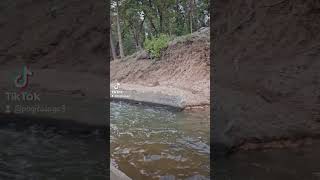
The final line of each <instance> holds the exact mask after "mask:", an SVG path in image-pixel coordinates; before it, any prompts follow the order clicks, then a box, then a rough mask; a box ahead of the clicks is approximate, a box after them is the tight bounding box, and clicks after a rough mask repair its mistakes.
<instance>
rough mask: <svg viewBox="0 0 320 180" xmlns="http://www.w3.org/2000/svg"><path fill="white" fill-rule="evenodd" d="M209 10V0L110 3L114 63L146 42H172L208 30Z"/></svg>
mask: <svg viewBox="0 0 320 180" xmlns="http://www.w3.org/2000/svg"><path fill="white" fill-rule="evenodd" d="M208 8H209V0H112V1H111V31H110V43H111V44H110V46H111V53H112V57H113V59H117V58H123V57H125V56H127V55H130V54H132V53H134V52H137V51H139V50H141V49H143V48H144V46H145V44H146V41H148V40H149V41H148V42H150V40H153V39H155V38H158V39H159V38H160V39H162V38H168V37H169V38H174V37H177V36H182V35H186V34H190V33H192V32H194V31H196V30H198V29H199V28H201V27H208V26H209V21H210V14H209V9H208Z"/></svg>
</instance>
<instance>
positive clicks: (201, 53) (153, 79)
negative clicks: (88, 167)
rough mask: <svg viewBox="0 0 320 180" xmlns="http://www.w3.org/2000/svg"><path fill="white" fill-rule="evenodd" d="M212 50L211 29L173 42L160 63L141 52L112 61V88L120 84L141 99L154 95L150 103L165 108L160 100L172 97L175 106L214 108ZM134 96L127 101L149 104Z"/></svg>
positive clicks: (123, 88) (205, 29) (159, 60)
mask: <svg viewBox="0 0 320 180" xmlns="http://www.w3.org/2000/svg"><path fill="white" fill-rule="evenodd" d="M209 46H210V39H209V28H203V29H200V30H199V31H197V32H195V33H193V34H192V35H187V36H184V37H180V38H176V39H175V40H173V41H172V42H171V43H169V46H168V48H166V49H165V50H164V51H163V52H162V55H161V58H160V59H157V60H154V59H150V58H149V57H148V55H147V54H145V53H144V52H138V53H136V54H133V55H132V56H129V57H126V58H125V59H122V60H115V61H112V62H111V81H112V86H113V85H114V84H115V83H116V82H119V83H120V88H121V89H122V90H124V91H130V92H135V93H136V94H141V96H143V94H144V95H146V94H148V95H149V94H150V97H151V94H152V96H153V98H149V99H147V101H151V102H154V103H160V104H163V103H165V102H164V101H161V100H160V99H161V98H162V97H164V96H170V97H169V99H170V98H171V99H172V103H171V105H173V106H177V107H181V108H196V107H208V106H209V104H210V55H209V53H210V49H209ZM112 86H111V88H112ZM130 92H129V93H130ZM130 96H131V97H127V98H129V99H133V100H137V101H139V100H140V101H145V100H146V99H145V100H142V99H141V98H138V97H137V98H136V97H133V96H135V95H132V94H131V93H130ZM156 99H159V100H156ZM169 99H167V100H166V101H169ZM174 99H177V100H174ZM160 101H161V102H160Z"/></svg>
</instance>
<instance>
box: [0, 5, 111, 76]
mask: <svg viewBox="0 0 320 180" xmlns="http://www.w3.org/2000/svg"><path fill="white" fill-rule="evenodd" d="M100 12H101V13H103V14H101V13H100ZM104 12H106V11H105V2H102V1H100V2H99V1H79V0H68V1H56V0H50V1H49V0H46V1H34V0H20V1H10V0H2V1H1V2H0V34H1V42H0V68H1V69H10V68H17V67H19V66H20V65H21V64H29V65H31V68H33V69H56V70H59V71H68V72H70V71H77V72H90V73H95V74H101V75H102V74H105V72H106V68H105V64H106V62H105V61H106V59H105V58H106V51H107V50H108V43H107V38H106V36H105V33H106V27H107V22H106V19H105V14H104ZM99 13H100V14H99Z"/></svg>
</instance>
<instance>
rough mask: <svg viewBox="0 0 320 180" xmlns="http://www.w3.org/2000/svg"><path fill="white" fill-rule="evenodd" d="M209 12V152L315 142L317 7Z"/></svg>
mask: <svg viewBox="0 0 320 180" xmlns="http://www.w3.org/2000/svg"><path fill="white" fill-rule="evenodd" d="M214 7H215V10H214V11H215V12H214V17H215V18H214V19H215V21H214V24H213V26H214V29H213V30H212V31H213V33H214V35H215V36H214V37H215V40H214V52H215V55H214V59H215V61H214V68H215V73H214V81H215V84H214V86H213V87H212V88H213V91H214V92H215V96H214V97H212V98H214V99H215V101H214V102H215V103H214V104H213V106H214V107H213V109H214V111H215V112H214V117H213V120H214V124H215V126H213V128H214V129H213V133H214V136H213V139H214V140H215V141H214V142H213V144H214V147H219V145H225V146H228V147H230V146H238V145H239V144H243V143H244V142H257V143H260V142H270V141H274V140H280V141H281V140H283V139H285V140H286V139H300V138H304V137H320V133H319V132H320V123H319V122H320V116H319V112H320V106H319V104H320V99H319V97H320V91H319V89H320V83H319V79H320V73H319V68H320V61H319V58H320V44H319V42H320V34H319V31H320V2H319V1H317V0H306V1H304V0H294V1H293V0H280V1H275V0H264V1H254V0H249V1H245V2H244V1H243V2H242V1H239V2H235V1H225V2H222V1H217V2H215V3H214ZM221 147H222V146H221Z"/></svg>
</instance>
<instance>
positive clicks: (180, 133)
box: [110, 102, 210, 180]
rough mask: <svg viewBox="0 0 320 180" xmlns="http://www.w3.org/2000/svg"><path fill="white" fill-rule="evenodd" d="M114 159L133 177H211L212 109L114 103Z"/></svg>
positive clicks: (112, 105) (112, 107)
mask: <svg viewBox="0 0 320 180" xmlns="http://www.w3.org/2000/svg"><path fill="white" fill-rule="evenodd" d="M110 112H111V161H112V164H113V165H114V166H115V167H117V168H119V169H120V170H121V171H123V172H124V173H125V174H127V175H128V176H129V177H130V178H132V179H134V180H135V179H137V180H138V179H209V178H210V144H209V142H210V136H209V132H210V118H209V112H205V111H203V112H197V113H196V112H178V111H175V110H172V109H169V108H166V107H154V106H152V107H151V106H145V105H133V104H130V103H127V102H112V103H111V111H110Z"/></svg>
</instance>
